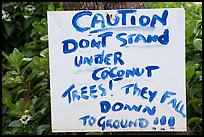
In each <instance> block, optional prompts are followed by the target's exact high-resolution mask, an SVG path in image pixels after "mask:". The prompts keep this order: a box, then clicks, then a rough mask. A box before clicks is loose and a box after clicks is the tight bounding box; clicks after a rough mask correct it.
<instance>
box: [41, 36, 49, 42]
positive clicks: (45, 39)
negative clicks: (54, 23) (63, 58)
mask: <svg viewBox="0 0 204 137" xmlns="http://www.w3.org/2000/svg"><path fill="white" fill-rule="evenodd" d="M40 40H42V41H48V35H44V36H42V37H40Z"/></svg>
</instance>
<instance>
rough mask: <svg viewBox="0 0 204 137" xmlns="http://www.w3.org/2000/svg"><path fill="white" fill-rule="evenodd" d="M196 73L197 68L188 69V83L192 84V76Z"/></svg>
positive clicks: (189, 67)
mask: <svg viewBox="0 0 204 137" xmlns="http://www.w3.org/2000/svg"><path fill="white" fill-rule="evenodd" d="M194 73H195V68H194V67H192V66H188V67H187V68H186V80H187V82H188V83H189V82H190V80H191V78H192V76H193V75H194Z"/></svg>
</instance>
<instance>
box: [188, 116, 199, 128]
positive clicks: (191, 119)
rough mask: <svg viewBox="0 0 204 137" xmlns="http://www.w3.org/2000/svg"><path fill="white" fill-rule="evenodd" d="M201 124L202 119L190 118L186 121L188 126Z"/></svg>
mask: <svg viewBox="0 0 204 137" xmlns="http://www.w3.org/2000/svg"><path fill="white" fill-rule="evenodd" d="M201 122H202V119H201V118H199V117H192V118H190V119H189V120H188V125H189V126H190V125H191V124H193V123H198V124H200V123H201Z"/></svg>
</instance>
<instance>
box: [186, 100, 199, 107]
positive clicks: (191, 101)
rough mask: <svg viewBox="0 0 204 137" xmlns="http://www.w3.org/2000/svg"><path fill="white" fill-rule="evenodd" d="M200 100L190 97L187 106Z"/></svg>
mask: <svg viewBox="0 0 204 137" xmlns="http://www.w3.org/2000/svg"><path fill="white" fill-rule="evenodd" d="M199 102H200V98H191V99H190V100H189V101H188V103H187V106H190V105H192V104H194V103H199Z"/></svg>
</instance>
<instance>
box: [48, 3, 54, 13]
mask: <svg viewBox="0 0 204 137" xmlns="http://www.w3.org/2000/svg"><path fill="white" fill-rule="evenodd" d="M54 10H55V6H54V4H53V3H52V2H50V3H49V5H48V11H54Z"/></svg>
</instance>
